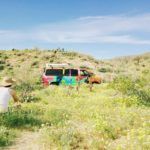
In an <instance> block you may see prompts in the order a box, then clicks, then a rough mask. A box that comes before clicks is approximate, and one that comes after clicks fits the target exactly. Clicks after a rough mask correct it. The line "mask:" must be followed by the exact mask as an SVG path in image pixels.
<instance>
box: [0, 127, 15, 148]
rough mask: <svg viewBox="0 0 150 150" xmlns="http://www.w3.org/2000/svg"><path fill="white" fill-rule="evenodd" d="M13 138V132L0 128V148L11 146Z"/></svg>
mask: <svg viewBox="0 0 150 150" xmlns="http://www.w3.org/2000/svg"><path fill="white" fill-rule="evenodd" d="M15 136H16V135H15V131H14V130H10V129H8V128H6V127H4V126H0V147H1V146H6V145H9V144H11V143H12V140H13V139H14V137H15Z"/></svg>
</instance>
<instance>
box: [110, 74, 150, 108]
mask: <svg viewBox="0 0 150 150" xmlns="http://www.w3.org/2000/svg"><path fill="white" fill-rule="evenodd" d="M110 85H111V87H113V88H114V89H116V90H118V91H120V92H121V93H122V94H124V95H127V96H136V97H137V98H138V101H139V102H138V103H139V104H143V105H146V106H150V88H149V84H148V81H147V79H146V78H143V77H140V78H138V79H136V80H133V79H132V78H131V77H127V76H120V77H117V78H116V79H115V80H114V81H113V82H112V83H111V84H110Z"/></svg>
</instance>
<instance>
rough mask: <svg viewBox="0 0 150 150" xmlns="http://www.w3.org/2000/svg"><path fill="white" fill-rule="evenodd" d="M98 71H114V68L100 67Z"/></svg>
mask: <svg viewBox="0 0 150 150" xmlns="http://www.w3.org/2000/svg"><path fill="white" fill-rule="evenodd" d="M98 71H99V72H103V73H106V72H112V69H111V68H100V69H98Z"/></svg>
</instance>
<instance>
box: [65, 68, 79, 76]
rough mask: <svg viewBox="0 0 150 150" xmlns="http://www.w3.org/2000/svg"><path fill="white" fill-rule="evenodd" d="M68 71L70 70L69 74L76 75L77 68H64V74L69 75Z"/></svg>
mask: <svg viewBox="0 0 150 150" xmlns="http://www.w3.org/2000/svg"><path fill="white" fill-rule="evenodd" d="M70 71H71V76H78V70H77V69H65V74H64V75H65V76H70Z"/></svg>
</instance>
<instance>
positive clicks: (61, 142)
mask: <svg viewBox="0 0 150 150" xmlns="http://www.w3.org/2000/svg"><path fill="white" fill-rule="evenodd" d="M41 133H42V135H43V138H44V139H46V141H45V144H46V145H50V147H51V148H52V147H53V148H54V149H55V148H56V147H57V148H60V149H86V144H85V143H84V135H82V134H81V133H80V132H79V131H78V130H77V129H75V128H74V127H68V128H67V127H64V128H56V127H47V126H45V127H44V128H42V130H41Z"/></svg>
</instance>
